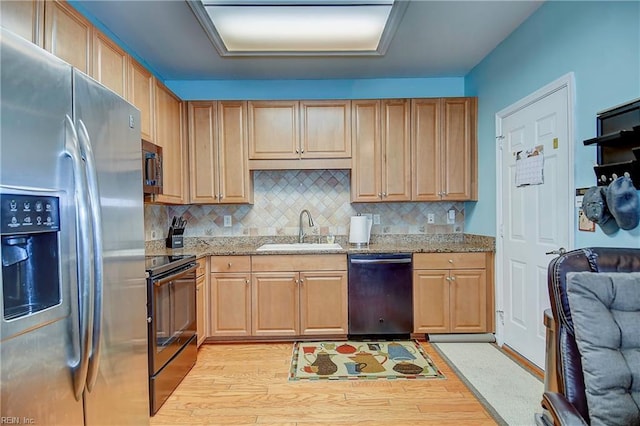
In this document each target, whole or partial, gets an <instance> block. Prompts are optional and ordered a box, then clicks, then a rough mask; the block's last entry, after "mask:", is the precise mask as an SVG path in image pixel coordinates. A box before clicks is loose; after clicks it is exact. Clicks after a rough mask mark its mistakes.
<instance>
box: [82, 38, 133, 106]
mask: <svg viewBox="0 0 640 426" xmlns="http://www.w3.org/2000/svg"><path fill="white" fill-rule="evenodd" d="M128 68H129V55H127V54H126V53H125V51H124V50H122V49H121V48H120V47H119V46H118V45H117V44H115V43H114V42H112V41H111V40H110V39H109V38H108V37H107V36H105V35H104V34H102V33H101V32H100V31H98V30H96V29H94V30H93V67H92V70H91V76H92V77H93V78H95V79H96V80H98V81H99V82H100V83H102V84H103V85H105V86H106V87H108V88H109V89H111V90H113V91H114V92H116V93H117V94H118V95H120V96H122V97H123V98H126V97H127V72H128Z"/></svg>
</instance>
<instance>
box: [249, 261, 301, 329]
mask: <svg viewBox="0 0 640 426" xmlns="http://www.w3.org/2000/svg"><path fill="white" fill-rule="evenodd" d="M299 283H300V280H299V274H298V273H297V272H256V273H254V274H253V282H252V302H253V310H252V312H253V318H252V331H253V335H254V336H296V335H298V334H299V333H298V330H299V329H300V321H299V315H298V310H299V300H298V299H299V296H298V293H299V290H298V286H299V285H300V284H299Z"/></svg>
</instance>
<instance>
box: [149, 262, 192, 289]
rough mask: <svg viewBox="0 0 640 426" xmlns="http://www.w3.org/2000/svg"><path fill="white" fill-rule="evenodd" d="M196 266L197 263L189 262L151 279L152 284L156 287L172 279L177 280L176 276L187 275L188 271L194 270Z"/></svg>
mask: <svg viewBox="0 0 640 426" xmlns="http://www.w3.org/2000/svg"><path fill="white" fill-rule="evenodd" d="M197 268H198V265H197V264H195V263H190V264H188V265H187V266H185V267H183V268H181V269H178V270H177V271H175V272H174V273H172V274H170V275H167V276H164V277H162V278H160V279H152V282H153V285H154V286H156V287H162V286H163V285H166V284H168V283H170V282H172V281H175V280H177V279H178V278H180V277H182V276H184V275H187V274H188V273H190V272H193V271H195V270H196V269H197Z"/></svg>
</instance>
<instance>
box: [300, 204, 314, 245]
mask: <svg viewBox="0 0 640 426" xmlns="http://www.w3.org/2000/svg"><path fill="white" fill-rule="evenodd" d="M305 213H307V216H309V226H314V225H313V219H312V218H311V213H309V210H307V209H304V210H302V211H301V212H300V225H299V228H298V242H299V243H303V242H304V236H305V235H306V234H305V233H304V224H303V223H302V215H303V214H305Z"/></svg>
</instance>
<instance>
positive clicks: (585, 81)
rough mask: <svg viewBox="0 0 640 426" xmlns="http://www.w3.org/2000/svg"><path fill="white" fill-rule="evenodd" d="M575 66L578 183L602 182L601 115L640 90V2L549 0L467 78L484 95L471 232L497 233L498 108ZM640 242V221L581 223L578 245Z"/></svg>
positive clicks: (468, 210) (471, 91)
mask: <svg viewBox="0 0 640 426" xmlns="http://www.w3.org/2000/svg"><path fill="white" fill-rule="evenodd" d="M569 72H574V75H575V116H574V120H575V121H574V124H575V129H574V136H575V141H574V145H575V152H574V160H575V170H574V179H575V185H576V187H578V188H580V187H589V186H593V185H595V175H594V174H593V168H592V166H593V164H595V162H596V151H595V147H593V146H589V147H585V146H584V145H583V144H582V141H583V140H585V139H589V138H592V137H594V136H596V114H597V112H598V111H602V110H604V109H607V108H609V107H612V106H615V105H619V104H621V103H625V102H628V101H630V100H632V99H636V98H639V97H640V2H637V1H632V2H611V1H601V2H600V1H599V2H590V1H587V2H574V1H570V2H565V1H550V2H547V3H545V4H544V5H543V6H542V7H540V9H538V11H536V12H535V13H534V14H533V15H532V16H531V17H530V18H529V19H528V20H527V21H525V23H524V24H523V25H521V26H520V27H519V28H518V29H517V30H516V31H515V32H514V33H513V34H511V36H509V37H508V38H507V39H506V40H505V41H503V42H502V43H501V44H500V45H499V46H498V47H497V48H496V49H495V50H494V51H493V52H491V53H490V54H489V55H488V56H487V57H486V58H485V59H484V60H483V61H482V62H480V64H478V65H477V66H476V67H475V68H474V69H473V70H472V71H471V72H470V73H469V74H468V75H467V77H466V78H465V84H466V89H465V91H466V94H467V95H469V96H478V114H479V116H478V144H479V147H478V154H479V170H483V173H481V174H480V176H479V201H478V202H477V203H466V206H465V217H466V223H465V232H468V233H474V234H481V235H490V236H495V235H496V220H495V217H496V191H495V190H496V176H495V170H496V164H495V157H496V152H495V135H496V134H495V115H496V113H497V112H498V111H500V110H502V109H504V108H505V107H507V106H509V105H511V104H513V103H515V102H516V101H518V100H520V99H522V98H524V97H526V96H527V95H529V94H530V93H533V92H535V91H536V90H538V89H539V88H541V87H543V86H545V85H546V84H548V83H551V82H552V81H554V80H556V79H558V78H559V77H561V76H563V75H565V74H567V73H569ZM584 246H628V247H640V226H639V227H637V228H636V229H634V230H632V231H622V230H621V231H619V232H618V233H617V234H614V235H613V236H607V235H605V234H604V233H602V232H601V231H600V229H599V228H598V229H597V231H596V233H591V232H580V231H577V230H576V238H575V247H584Z"/></svg>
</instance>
